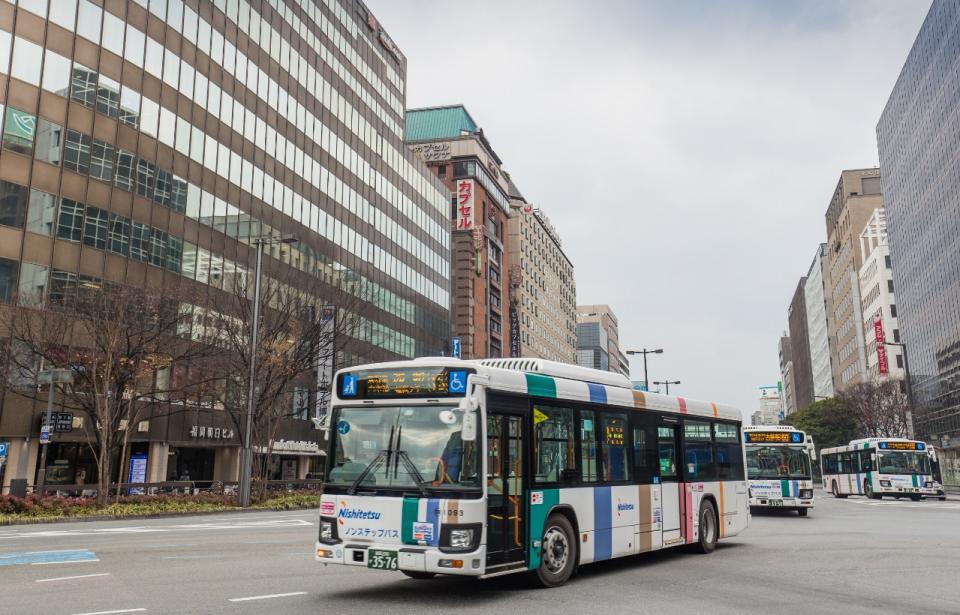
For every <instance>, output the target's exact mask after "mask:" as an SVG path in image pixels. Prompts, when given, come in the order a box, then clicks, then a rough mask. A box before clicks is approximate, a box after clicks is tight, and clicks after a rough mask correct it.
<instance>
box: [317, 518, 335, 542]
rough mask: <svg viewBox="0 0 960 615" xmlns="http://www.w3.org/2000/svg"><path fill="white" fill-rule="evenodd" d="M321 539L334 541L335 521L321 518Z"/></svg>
mask: <svg viewBox="0 0 960 615" xmlns="http://www.w3.org/2000/svg"><path fill="white" fill-rule="evenodd" d="M320 540H322V541H324V542H333V521H324V520H323V519H321V520H320Z"/></svg>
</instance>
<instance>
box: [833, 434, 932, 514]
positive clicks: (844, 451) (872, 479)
mask: <svg viewBox="0 0 960 615" xmlns="http://www.w3.org/2000/svg"><path fill="white" fill-rule="evenodd" d="M820 464H821V469H822V472H823V488H824V489H825V490H827V491H829V492H830V493H832V494H833V496H834V497H837V498H845V497H847V496H849V495H864V496H866V497H868V498H873V499H877V500H879V499H880V498H882V497H883V496H885V495H892V496H894V497H896V498H902V497H909V498H910V499H911V500H915V501H916V500H920V499H921V498H922V497H923V496H933V497H937V496H938V495H939V494H940V492H941V491H942V488H941V487H940V485H939V483H937V481H936V480H934V477H933V470H932V468H931V464H930V453H929V452H928V451H927V445H926V444H924V443H923V442H919V441H917V440H907V439H905V438H862V439H860V440H853V441H851V442H850V444H848V445H847V446H838V447H835V448H825V449H823V450H822V451H820Z"/></svg>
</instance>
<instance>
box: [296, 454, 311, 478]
mask: <svg viewBox="0 0 960 615" xmlns="http://www.w3.org/2000/svg"><path fill="white" fill-rule="evenodd" d="M309 471H310V455H301V456H300V457H298V458H297V480H303V479H305V478H306V477H307V472H309Z"/></svg>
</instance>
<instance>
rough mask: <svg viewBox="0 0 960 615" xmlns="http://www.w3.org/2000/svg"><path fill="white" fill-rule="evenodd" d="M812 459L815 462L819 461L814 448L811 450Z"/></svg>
mask: <svg viewBox="0 0 960 615" xmlns="http://www.w3.org/2000/svg"><path fill="white" fill-rule="evenodd" d="M810 459H812V460H813V461H816V460H817V451H815V450H813V449H812V448H811V449H810Z"/></svg>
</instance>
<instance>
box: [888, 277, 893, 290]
mask: <svg viewBox="0 0 960 615" xmlns="http://www.w3.org/2000/svg"><path fill="white" fill-rule="evenodd" d="M887 290H888V291H890V292H893V280H887Z"/></svg>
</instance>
